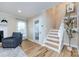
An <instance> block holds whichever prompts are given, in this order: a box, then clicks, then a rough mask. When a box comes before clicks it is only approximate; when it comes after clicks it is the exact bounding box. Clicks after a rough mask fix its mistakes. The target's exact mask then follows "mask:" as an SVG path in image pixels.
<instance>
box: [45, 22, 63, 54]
mask: <svg viewBox="0 0 79 59" xmlns="http://www.w3.org/2000/svg"><path fill="white" fill-rule="evenodd" d="M63 30H64V27H63V23H62V24H61V26H60V28H59V29H52V30H50V31H49V32H48V34H47V39H46V40H45V42H44V46H46V47H48V48H50V49H52V50H54V51H56V52H58V53H60V52H61V50H62V48H63Z"/></svg>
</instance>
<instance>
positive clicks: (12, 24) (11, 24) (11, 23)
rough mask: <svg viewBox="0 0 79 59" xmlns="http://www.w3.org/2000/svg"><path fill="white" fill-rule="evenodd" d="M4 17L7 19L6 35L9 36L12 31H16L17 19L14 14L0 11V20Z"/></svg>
mask: <svg viewBox="0 0 79 59" xmlns="http://www.w3.org/2000/svg"><path fill="white" fill-rule="evenodd" d="M3 18H5V19H6V20H7V21H8V24H7V27H8V32H7V33H8V36H11V35H12V33H13V32H16V31H17V19H16V17H15V16H13V15H11V14H8V13H4V12H0V20H2V19H3ZM26 24H27V23H26Z"/></svg>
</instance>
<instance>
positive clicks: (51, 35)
mask: <svg viewBox="0 0 79 59" xmlns="http://www.w3.org/2000/svg"><path fill="white" fill-rule="evenodd" d="M48 36H53V37H58V35H48Z"/></svg>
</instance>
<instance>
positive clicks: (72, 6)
mask: <svg viewBox="0 0 79 59" xmlns="http://www.w3.org/2000/svg"><path fill="white" fill-rule="evenodd" d="M66 7H67V12H74V10H75V9H74V8H75V6H74V3H72V2H70V3H68V4H67V5H66Z"/></svg>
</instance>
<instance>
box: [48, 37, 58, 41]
mask: <svg viewBox="0 0 79 59" xmlns="http://www.w3.org/2000/svg"><path fill="white" fill-rule="evenodd" d="M47 39H50V40H53V41H59V39H56V38H49V37H48V38H47Z"/></svg>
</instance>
